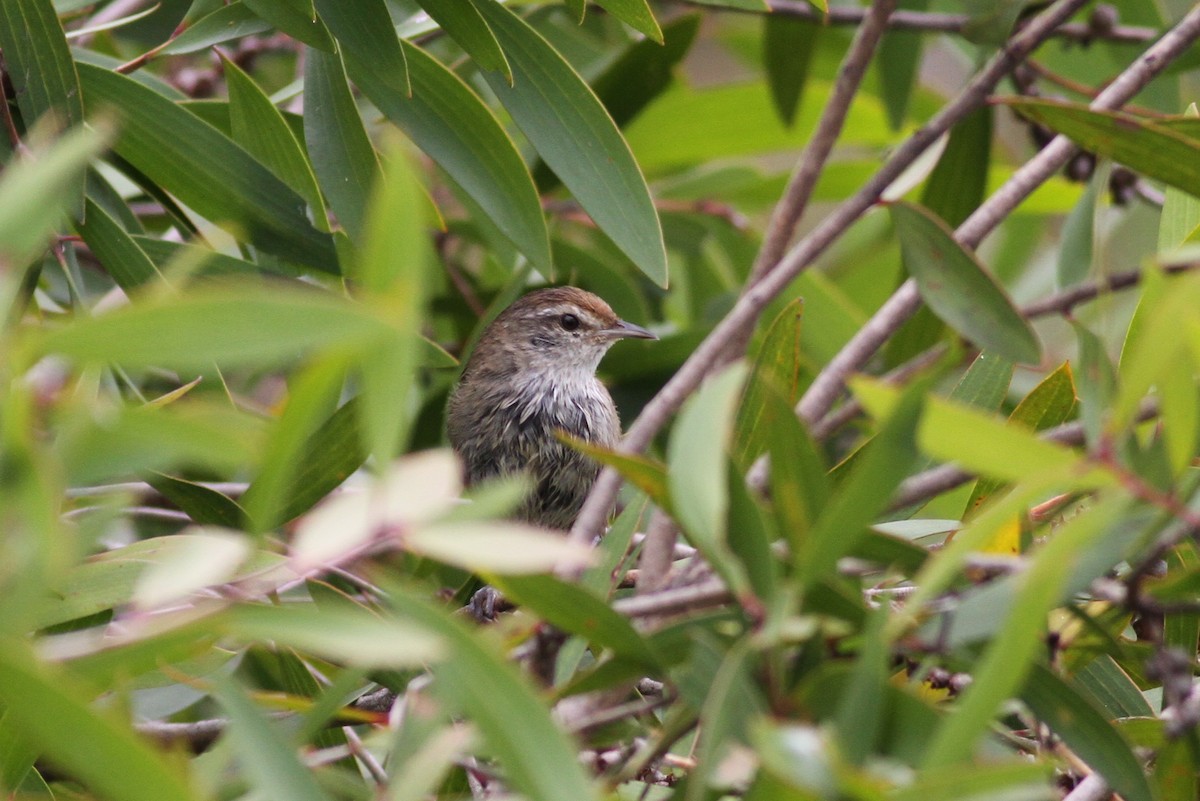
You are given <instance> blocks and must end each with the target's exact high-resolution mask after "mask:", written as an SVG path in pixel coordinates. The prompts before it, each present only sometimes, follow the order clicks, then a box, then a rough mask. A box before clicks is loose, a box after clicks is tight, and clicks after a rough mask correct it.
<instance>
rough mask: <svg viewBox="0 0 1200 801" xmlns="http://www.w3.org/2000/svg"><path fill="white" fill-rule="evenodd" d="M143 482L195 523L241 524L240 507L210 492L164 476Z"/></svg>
mask: <svg viewBox="0 0 1200 801" xmlns="http://www.w3.org/2000/svg"><path fill="white" fill-rule="evenodd" d="M146 483H147V484H149V485H150V486H151V487H153V488H154V490H155V491H156V492H158V493H160V494H161V495H162V496H163V497H164V498H166V499H167V500H168V501H170V502H171V503H173V504H175V505H176V506H178V507H179V508H180V509H182V510H183V511H184V512H186V513H187V515H188V517H190V518H191V519H192V520H193V521H195V522H197V523H200V524H202V525H212V526H225V527H226V528H235V529H236V528H239V527H240V526H241V524H242V508H241V507H240V506H238V504H237V502H236V501H234V500H233V499H232V498H230V497H229V496H227V495H224V494H222V493H220V492H217V491H216V490H214V489H209V488H208V487H205V486H203V485H202V484H197V483H196V482H194V481H185V480H184V479H182V478H176V477H174V476H168V475H166V474H165V473H151V474H150V475H147V476H146Z"/></svg>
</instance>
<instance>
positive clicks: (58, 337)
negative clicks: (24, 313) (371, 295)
mask: <svg viewBox="0 0 1200 801" xmlns="http://www.w3.org/2000/svg"><path fill="white" fill-rule="evenodd" d="M385 326H386V324H385V323H384V322H383V321H381V320H380V319H379V318H378V317H377V316H376V315H375V314H373V313H370V312H369V311H367V310H366V309H364V308H363V307H362V306H358V305H355V304H352V303H350V302H348V301H346V300H344V299H342V298H339V297H337V296H335V295H332V294H330V293H327V292H322V291H318V290H312V289H301V288H291V287H287V288H285V287H281V286H270V287H268V286H263V285H256V284H248V283H245V282H240V283H237V284H233V283H230V284H229V285H220V286H210V287H204V288H198V289H195V290H193V291H192V292H191V293H190V294H189V295H188V296H187V297H186V298H184V299H176V298H166V299H159V298H156V299H155V300H154V301H147V302H145V303H141V304H138V305H135V306H127V307H124V308H121V309H118V310H117V311H115V312H112V313H110V314H105V315H101V316H98V317H90V318H83V319H79V320H76V321H74V322H73V323H72V324H71V325H68V326H64V327H63V328H59V329H56V330H51V331H47V332H46V334H45V336H44V337H42V339H41V347H42V349H43V350H45V351H47V352H57V353H62V354H64V355H66V356H70V357H72V358H75V359H79V360H81V361H87V362H117V363H119V364H124V365H127V366H130V367H136V366H160V367H175V368H177V369H181V370H196V371H202V370H205V369H208V368H211V366H212V364H213V362H217V363H220V364H223V365H229V366H236V365H264V364H271V363H275V364H278V363H280V362H283V361H290V360H293V359H295V358H296V357H297V355H298V354H300V353H303V352H305V351H306V350H308V349H310V348H316V347H328V348H332V347H336V346H342V347H353V346H355V345H360V346H365V345H367V344H368V343H369V342H371V341H373V340H376V339H378V338H379V337H381V336H383V335H386V334H387V328H386V327H385Z"/></svg>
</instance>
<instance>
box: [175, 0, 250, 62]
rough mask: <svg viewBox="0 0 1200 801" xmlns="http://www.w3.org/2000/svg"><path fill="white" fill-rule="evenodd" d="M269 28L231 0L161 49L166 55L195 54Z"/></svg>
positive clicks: (244, 5) (243, 5) (237, 0)
mask: <svg viewBox="0 0 1200 801" xmlns="http://www.w3.org/2000/svg"><path fill="white" fill-rule="evenodd" d="M269 30H271V25H270V23H268V22H266V21H264V20H263V19H261V18H260V17H259V16H258V15H257V14H255V13H254V12H253V11H251V10H250V9H249V8H247V7H246V4H245V3H243V2H242V0H233V2H231V3H229V4H228V5H223V6H218V7H217V9H216V10H215V11H213V12H212V13H210V14H207V15H205V16H204V17H201V18H200V19H198V20H196V21H195V22H193V23H192V24H191V25H189V26H188V27H187V29H186V30H184V32H183V33H181V34H179V35H178V36H176V37H175V38H174V39H172V40H171V43H170V44H168V45H167V46H166V47H164V48H163V51H162V52H163V54H164V55H168V56H179V55H183V54H184V53H195V52H197V51H200V50H207V49H208V48H210V47H212V46H213V45H218V44H221V43H222V42H229V41H232V40H234V39H240V38H242V37H243V36H254V35H255V34H259V33H265V32H266V31H269Z"/></svg>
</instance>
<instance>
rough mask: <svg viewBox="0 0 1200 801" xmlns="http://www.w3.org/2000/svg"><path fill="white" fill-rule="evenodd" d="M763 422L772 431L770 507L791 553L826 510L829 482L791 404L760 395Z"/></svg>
mask: <svg viewBox="0 0 1200 801" xmlns="http://www.w3.org/2000/svg"><path fill="white" fill-rule="evenodd" d="M762 400H763V401H764V405H763V410H764V412H765V415H764V417H763V421H764V423H765V427H766V430H769V431H770V432H771V437H770V439H769V442H768V444H769V446H770V447H769V451H768V453H769V455H770V457H771V473H770V476H771V495H770V497H771V506H772V508H773V510H774V512H775V518H776V522H777V525H778V527H779V530H780V531H781V532H783V535H784V537H785V538H786V539H787V541H788V544H789V546H790V547H791V549H792V553H799V552H800V551H801V550H802V549H803V548H804V541H805V538H806V537H807V536H808V532H809V529H810V528H811V527H812V524H813V521H815V520H816V519H817V518H818V517H820V515H821V514H823V512H824V510H825V504H826V503H827V502H828V500H829V499H830V495H831V483H830V480H829V470H828V467H827V466H826V464H825V459H824V456H823V455H822V454H821V452H820V450H819V449H818V448H817V445H816V443H815V442H813V440H812V438H811V437H810V436H809V434H808V430H807V429H806V428H805V427H804V424H803V423H802V422H801V421H800V418H799V417H797V416H796V412H795V409H794V404H792V403H789V402H788V401H786V400H785V399H784V398H783V397H782V396H781V394H780V393H779V392H777V391H774V390H772V389H768V391H767V392H766V393H765V394H764V395H763V398H762Z"/></svg>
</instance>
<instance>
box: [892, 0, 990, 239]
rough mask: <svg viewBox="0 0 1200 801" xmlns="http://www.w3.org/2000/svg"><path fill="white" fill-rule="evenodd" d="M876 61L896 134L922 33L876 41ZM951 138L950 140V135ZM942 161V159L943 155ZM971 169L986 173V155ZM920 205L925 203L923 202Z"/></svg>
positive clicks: (911, 7) (905, 4) (921, 0)
mask: <svg viewBox="0 0 1200 801" xmlns="http://www.w3.org/2000/svg"><path fill="white" fill-rule="evenodd" d="M928 7H929V0H901V2H899V3H897V4H896V8H897V9H902V10H904V11H924V10H925V9H927V8H928ZM875 60H876V72H877V73H878V75H879V94H880V96H881V97H882V98H883V103H884V106H886V108H887V114H888V123H889V124H890V125H891V128H892V130H893V131H898V130H900V128H901V126H903V125H904V118H905V117H906V116H907V114H908V103H909V99H910V98H911V97H912V93H913V88H914V85H915V83H916V78H917V67H918V66H919V65H920V63H921V32H920V31H886V32H885V33H884V34H883V38H881V39H880V40H879V52H878V53H877V54H876V56H875ZM985 111H986V109H985ZM970 119H971V117H970V116H968V117H967V118H966V119H964V120H963V122H961V123H959V125H956V126H955V127H954V130H958V129H959V127H960V126H962V125H963V123H967V122H968V120H970ZM968 124H969V123H968ZM951 136H952V137H953V134H951ZM942 158H943V159H944V158H945V155H944V154H943V156H942ZM971 166H972V167H982V168H983V169H984V172H985V173H986V170H987V154H986V152H985V153H984V158H983V159H982V160H981V161H980V162H978V163H977V164H972V165H971ZM969 175H970V173H967V174H966V175H964V176H963V178H964V179H966V180H964V181H963V184H964V187H969V186H970V185H971V183H972V182H971V181H970V179H969V178H968V176H969ZM967 191H968V192H969V191H970V190H969V189H968V190H967ZM922 202H923V203H924V201H922ZM925 205H926V206H928V207H929V208H931V209H933V210H934V211H935V212H936V213H938V214H940V215H941V217H942V219H944V220H945V221H946V222H947V223H949V224H950V225H951V226H957V225H958V223H957V222H955V221H953V220H951V219H950V218H949V217H947V216H946V215H945V214H941V209H938V208H935V207H933V206H930V205H929V204H928V203H925Z"/></svg>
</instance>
